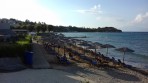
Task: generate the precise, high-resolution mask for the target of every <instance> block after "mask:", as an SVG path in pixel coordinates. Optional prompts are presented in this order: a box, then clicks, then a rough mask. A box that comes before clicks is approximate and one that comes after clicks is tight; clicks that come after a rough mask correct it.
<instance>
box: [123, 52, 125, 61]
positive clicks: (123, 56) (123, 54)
mask: <svg viewBox="0 0 148 83" xmlns="http://www.w3.org/2000/svg"><path fill="white" fill-rule="evenodd" d="M124 56H125V52H124V54H123V63H124Z"/></svg>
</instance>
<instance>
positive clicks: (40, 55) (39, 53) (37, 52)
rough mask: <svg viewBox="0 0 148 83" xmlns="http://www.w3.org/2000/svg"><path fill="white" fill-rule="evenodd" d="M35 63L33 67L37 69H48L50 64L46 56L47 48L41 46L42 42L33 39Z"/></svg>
mask: <svg viewBox="0 0 148 83" xmlns="http://www.w3.org/2000/svg"><path fill="white" fill-rule="evenodd" d="M33 52H34V54H33V65H32V67H33V68H35V69H48V68H50V65H49V63H48V61H47V59H46V58H45V55H46V56H47V55H48V54H47V52H46V50H45V49H44V48H43V47H42V46H41V44H38V43H36V42H35V41H33Z"/></svg>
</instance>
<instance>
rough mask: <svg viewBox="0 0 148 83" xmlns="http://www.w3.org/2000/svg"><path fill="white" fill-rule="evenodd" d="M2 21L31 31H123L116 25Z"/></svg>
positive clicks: (12, 27)
mask: <svg viewBox="0 0 148 83" xmlns="http://www.w3.org/2000/svg"><path fill="white" fill-rule="evenodd" d="M0 23H9V24H10V25H11V29H27V30H29V31H30V32H31V31H36V32H45V31H53V32H122V30H119V29H117V28H114V27H101V28H100V27H98V28H86V27H76V26H54V25H49V24H46V23H45V22H38V23H36V22H32V21H30V20H26V21H20V20H17V19H13V18H11V19H6V18H3V19H0Z"/></svg>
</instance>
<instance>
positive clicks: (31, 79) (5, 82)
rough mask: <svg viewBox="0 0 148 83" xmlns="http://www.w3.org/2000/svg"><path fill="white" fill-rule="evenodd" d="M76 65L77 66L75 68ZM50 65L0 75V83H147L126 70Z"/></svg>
mask: <svg viewBox="0 0 148 83" xmlns="http://www.w3.org/2000/svg"><path fill="white" fill-rule="evenodd" d="M76 65H77V66H76ZM76 65H71V66H63V65H58V64H52V68H53V69H25V70H22V71H18V72H11V73H0V82H1V83H147V82H148V77H147V76H144V75H142V74H140V73H138V72H134V71H131V70H128V69H122V70H116V69H110V68H90V67H88V66H87V65H86V66H85V63H80V64H76Z"/></svg>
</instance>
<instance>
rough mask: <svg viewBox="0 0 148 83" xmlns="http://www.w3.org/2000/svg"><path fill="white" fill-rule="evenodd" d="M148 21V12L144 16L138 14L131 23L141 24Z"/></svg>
mask: <svg viewBox="0 0 148 83" xmlns="http://www.w3.org/2000/svg"><path fill="white" fill-rule="evenodd" d="M146 19H148V12H146V13H145V14H138V15H137V16H136V17H135V19H134V21H133V23H141V22H143V21H144V20H146Z"/></svg>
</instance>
